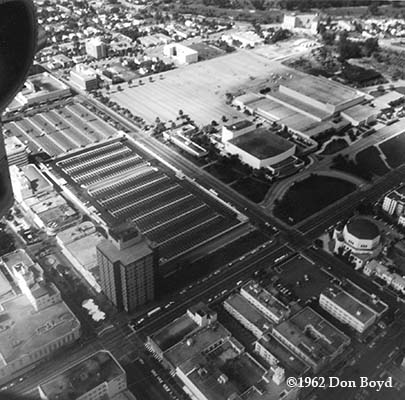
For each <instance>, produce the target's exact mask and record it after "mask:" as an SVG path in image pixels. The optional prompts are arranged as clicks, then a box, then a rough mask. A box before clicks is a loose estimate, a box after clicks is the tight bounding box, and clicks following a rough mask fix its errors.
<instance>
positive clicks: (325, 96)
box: [232, 70, 377, 141]
mask: <svg viewBox="0 0 405 400" xmlns="http://www.w3.org/2000/svg"><path fill="white" fill-rule="evenodd" d="M274 79H281V80H280V84H279V86H278V88H277V89H274V90H272V91H270V92H268V93H267V94H266V95H259V94H255V93H247V94H244V95H242V96H239V97H236V98H235V99H234V100H233V102H232V104H233V105H234V106H236V107H239V108H240V109H241V111H248V112H250V113H251V114H255V115H258V116H260V117H262V118H265V119H267V120H268V121H271V122H277V123H278V124H279V125H281V126H285V127H287V128H288V129H289V130H291V131H292V132H294V134H296V135H298V136H299V137H301V138H302V139H304V140H307V141H310V139H311V138H313V137H316V136H317V135H319V134H321V133H323V132H327V131H329V130H332V129H340V128H342V127H344V126H347V125H349V124H350V122H353V124H354V125H356V126H357V125H361V124H364V123H367V122H372V121H373V120H374V117H375V116H376V113H377V112H376V111H375V110H376V109H372V108H371V107H370V106H368V105H364V104H362V103H364V100H365V94H364V93H362V92H360V91H358V90H355V89H352V88H350V87H348V86H345V85H342V84H340V83H337V82H335V81H333V80H330V79H326V78H323V77H317V76H311V75H307V74H304V73H300V72H298V71H294V70H290V71H287V72H285V73H283V74H282V75H281V76H279V75H277V76H276V77H275V78H274ZM339 113H342V116H343V114H344V113H345V115H346V117H347V118H341V121H340V122H338V121H337V120H336V117H337V116H339Z"/></svg>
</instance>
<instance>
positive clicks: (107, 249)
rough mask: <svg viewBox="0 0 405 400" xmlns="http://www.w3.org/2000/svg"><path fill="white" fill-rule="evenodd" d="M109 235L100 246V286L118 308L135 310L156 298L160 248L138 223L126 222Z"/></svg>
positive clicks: (98, 253)
mask: <svg viewBox="0 0 405 400" xmlns="http://www.w3.org/2000/svg"><path fill="white" fill-rule="evenodd" d="M109 234H110V239H104V240H102V241H101V242H100V243H99V244H98V245H97V261H98V265H99V268H100V286H101V289H102V291H103V292H104V294H105V295H106V296H107V297H108V298H109V299H110V301H111V302H112V303H113V304H114V305H115V306H116V307H117V308H118V309H121V310H125V311H127V312H131V311H133V310H134V309H135V308H136V307H138V306H140V305H143V304H145V303H147V302H148V301H151V300H153V299H154V290H155V270H156V268H157V260H158V258H157V253H156V249H152V248H151V246H150V245H149V244H148V242H147V241H146V239H145V238H143V237H142V235H141V233H140V232H139V231H138V230H137V228H136V227H135V226H123V225H122V226H120V227H117V228H114V229H111V230H110V232H109Z"/></svg>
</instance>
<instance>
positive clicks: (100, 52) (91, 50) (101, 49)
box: [86, 38, 107, 60]
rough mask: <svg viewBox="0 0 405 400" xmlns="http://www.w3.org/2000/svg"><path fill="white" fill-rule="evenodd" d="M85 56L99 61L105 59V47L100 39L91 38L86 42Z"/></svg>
mask: <svg viewBox="0 0 405 400" xmlns="http://www.w3.org/2000/svg"><path fill="white" fill-rule="evenodd" d="M86 53H87V55H89V56H91V57H93V58H95V59H96V60H100V59H102V58H105V57H107V46H106V44H105V43H103V42H102V41H101V39H100V38H92V39H90V40H88V41H87V42H86Z"/></svg>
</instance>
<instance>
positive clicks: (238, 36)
mask: <svg viewBox="0 0 405 400" xmlns="http://www.w3.org/2000/svg"><path fill="white" fill-rule="evenodd" d="M222 40H225V41H226V42H227V43H228V44H229V45H235V42H236V43H237V45H239V47H241V48H245V47H255V46H258V45H261V44H263V43H264V38H262V37H260V36H259V35H258V34H257V33H256V32H254V31H237V32H232V33H231V34H226V35H222Z"/></svg>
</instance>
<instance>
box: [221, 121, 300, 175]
mask: <svg viewBox="0 0 405 400" xmlns="http://www.w3.org/2000/svg"><path fill="white" fill-rule="evenodd" d="M295 150H296V145H295V144H293V143H291V142H289V141H288V140H286V139H284V138H282V137H281V136H277V135H276V134H274V133H272V132H270V131H269V130H267V129H265V128H258V129H255V130H254V131H250V132H247V133H245V134H244V135H241V136H238V137H236V138H234V139H231V140H228V141H227V142H225V151H226V152H227V153H229V154H236V155H238V156H239V157H240V159H241V161H242V162H244V163H245V164H248V165H250V166H251V167H252V168H255V169H260V168H266V167H269V166H271V165H273V164H277V163H280V162H281V161H284V160H286V159H287V158H289V157H292V156H294V154H295Z"/></svg>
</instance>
